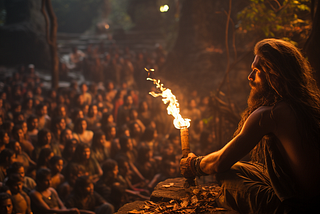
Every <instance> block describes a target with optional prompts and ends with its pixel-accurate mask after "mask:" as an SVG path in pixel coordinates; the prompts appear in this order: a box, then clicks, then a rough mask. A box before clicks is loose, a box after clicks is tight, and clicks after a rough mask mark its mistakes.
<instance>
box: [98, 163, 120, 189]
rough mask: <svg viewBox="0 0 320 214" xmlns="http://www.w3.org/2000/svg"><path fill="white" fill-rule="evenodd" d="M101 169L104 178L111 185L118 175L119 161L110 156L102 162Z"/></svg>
mask: <svg viewBox="0 0 320 214" xmlns="http://www.w3.org/2000/svg"><path fill="white" fill-rule="evenodd" d="M101 169H102V171H103V175H102V179H103V180H104V182H105V183H106V184H107V185H108V184H109V185H111V184H112V183H113V181H114V180H115V179H116V178H117V177H118V173H119V168H118V163H117V161H115V160H113V159H110V158H109V159H107V160H106V161H104V162H103V163H102V166H101Z"/></svg>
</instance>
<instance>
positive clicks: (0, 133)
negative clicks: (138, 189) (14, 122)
mask: <svg viewBox="0 0 320 214" xmlns="http://www.w3.org/2000/svg"><path fill="white" fill-rule="evenodd" d="M9 141H10V137H9V134H8V132H6V131H5V130H3V129H0V147H1V146H2V145H5V146H6V145H8V144H9Z"/></svg>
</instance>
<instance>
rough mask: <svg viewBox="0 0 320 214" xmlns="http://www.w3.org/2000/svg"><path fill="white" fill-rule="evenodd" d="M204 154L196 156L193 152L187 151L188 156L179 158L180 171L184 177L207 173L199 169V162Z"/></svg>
mask: <svg viewBox="0 0 320 214" xmlns="http://www.w3.org/2000/svg"><path fill="white" fill-rule="evenodd" d="M203 157H204V156H199V157H197V156H196V155H195V154H193V153H189V154H188V157H186V158H182V159H181V160H180V172H181V175H182V176H183V177H185V178H194V177H196V176H198V177H200V176H204V175H208V174H206V173H204V172H203V171H202V170H201V169H200V162H201V160H202V158H203Z"/></svg>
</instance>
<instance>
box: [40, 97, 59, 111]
mask: <svg viewBox="0 0 320 214" xmlns="http://www.w3.org/2000/svg"><path fill="white" fill-rule="evenodd" d="M43 103H44V105H46V106H47V115H49V116H52V114H53V111H54V109H55V108H56V107H57V102H56V101H55V100H51V99H50V98H47V97H46V98H45V99H44V101H43ZM53 116H54V115H53Z"/></svg>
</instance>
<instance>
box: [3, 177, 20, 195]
mask: <svg viewBox="0 0 320 214" xmlns="http://www.w3.org/2000/svg"><path fill="white" fill-rule="evenodd" d="M23 183H24V179H23V177H21V176H20V175H19V174H18V173H11V174H10V175H9V176H8V179H7V180H6V182H5V184H6V185H7V186H8V187H9V189H10V191H11V194H12V195H15V194H18V193H21V191H22V187H23Z"/></svg>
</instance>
